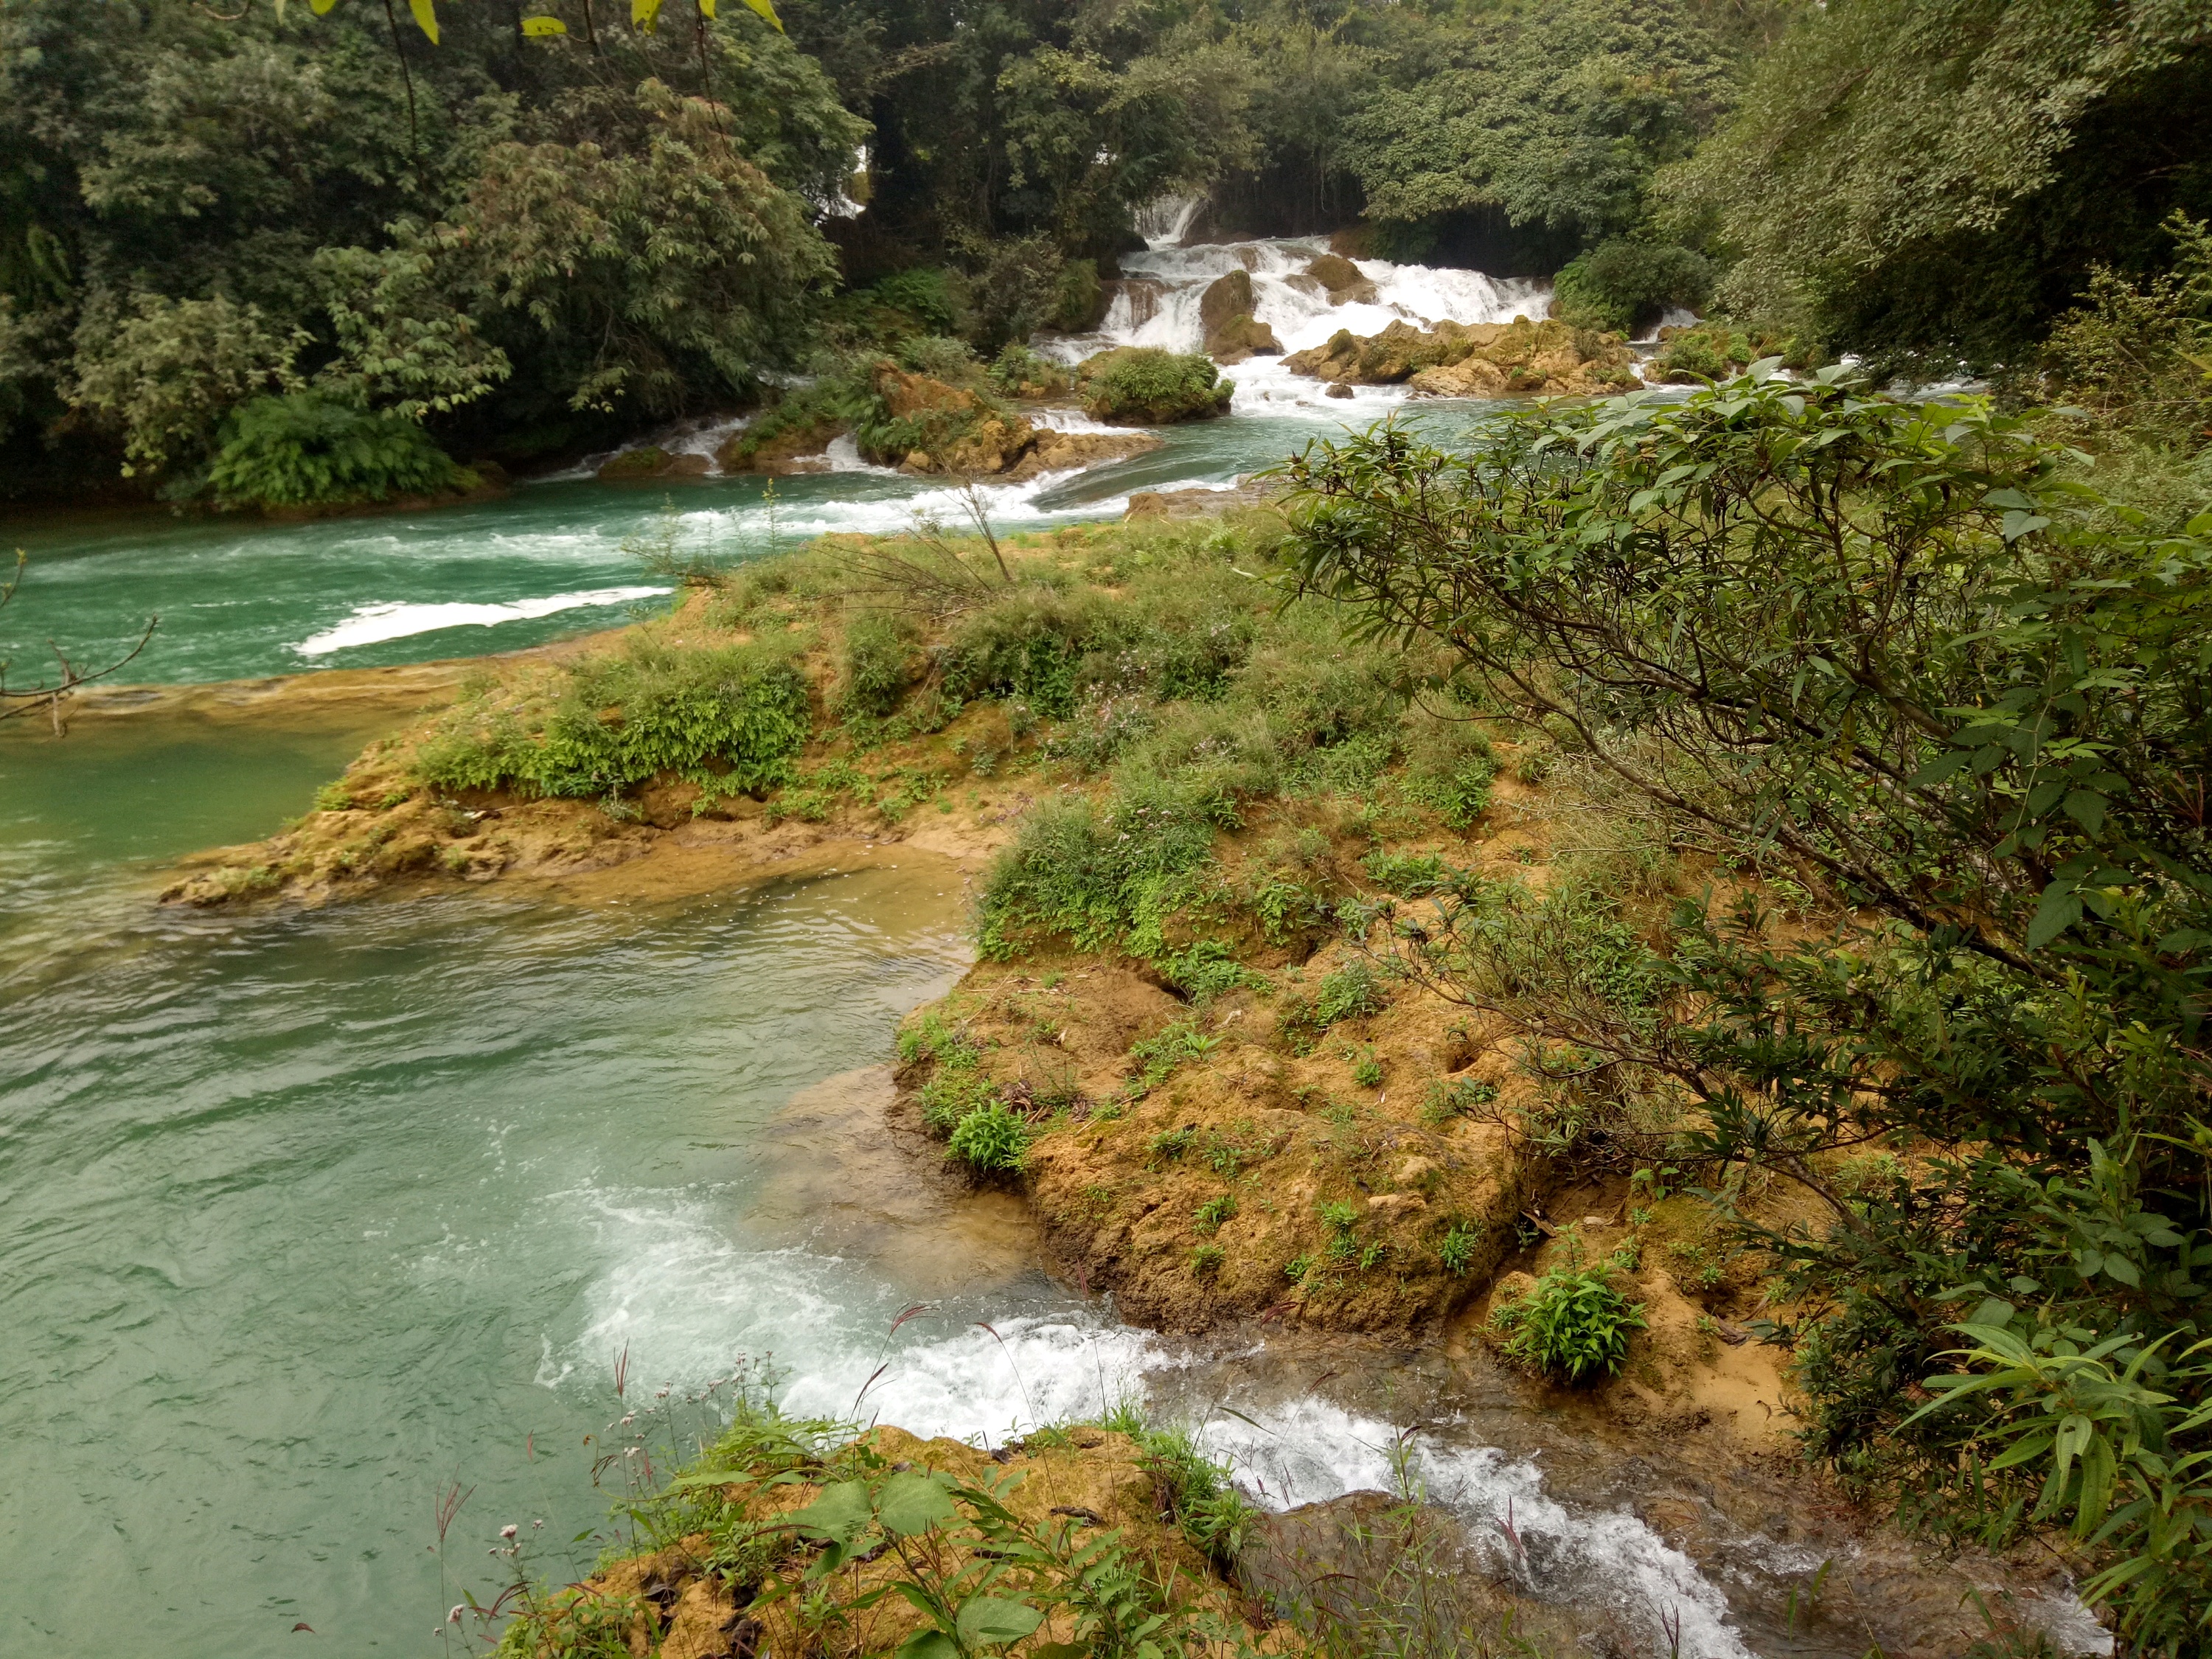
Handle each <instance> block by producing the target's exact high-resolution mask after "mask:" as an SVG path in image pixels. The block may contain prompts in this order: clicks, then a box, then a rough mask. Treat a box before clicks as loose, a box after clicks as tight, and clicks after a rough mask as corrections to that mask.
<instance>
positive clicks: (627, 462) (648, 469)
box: [599, 444, 708, 483]
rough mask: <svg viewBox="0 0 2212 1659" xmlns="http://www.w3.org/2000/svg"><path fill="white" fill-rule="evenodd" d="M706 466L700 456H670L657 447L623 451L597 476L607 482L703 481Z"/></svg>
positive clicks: (702, 457)
mask: <svg viewBox="0 0 2212 1659" xmlns="http://www.w3.org/2000/svg"><path fill="white" fill-rule="evenodd" d="M707 472H708V461H707V458H706V457H705V456H704V455H671V453H669V452H668V451H666V450H665V449H663V448H661V447H659V445H657V444H646V445H643V446H641V447H638V448H636V449H625V450H624V451H623V453H621V454H619V455H617V456H616V457H615V458H614V459H612V460H611V461H608V462H606V463H605V465H602V466H601V467H600V468H599V477H602V478H604V479H606V480H608V481H609V482H611V483H620V482H625V481H628V480H630V479H635V478H703V477H706V476H707Z"/></svg>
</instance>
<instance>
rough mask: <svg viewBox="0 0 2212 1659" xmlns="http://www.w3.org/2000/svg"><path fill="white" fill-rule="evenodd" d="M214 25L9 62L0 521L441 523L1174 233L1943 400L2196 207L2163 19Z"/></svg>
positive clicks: (1192, 3) (1991, 12)
mask: <svg viewBox="0 0 2212 1659" xmlns="http://www.w3.org/2000/svg"><path fill="white" fill-rule="evenodd" d="M239 4H240V9H238V10H236V11H235V12H225V11H222V10H220V9H217V8H216V7H213V6H209V5H202V4H187V3H179V0H137V3H121V0H103V3H100V4H98V5H95V6H92V7H90V8H86V7H79V6H65V5H63V4H61V3H59V0H25V3H21V4H16V5H12V6H10V7H9V8H8V9H7V10H6V12H5V14H4V15H0V77H4V80H0V139H4V143H0V157H4V159H0V198H4V201H5V203H6V214H5V218H4V221H0V456H4V462H5V465H4V469H0V470H3V471H4V474H5V477H6V479H7V486H6V488H7V490H8V493H9V495H14V496H16V497H22V496H27V495H30V496H36V495H46V496H50V497H51V496H73V495H74V496H82V495H83V494H84V492H86V491H87V490H93V489H97V490H104V491H108V492H114V491H118V490H122V491H125V492H131V493H144V492H149V491H155V490H158V491H159V492H160V493H161V494H162V495H165V496H167V497H168V498H171V499H183V498H191V497H201V498H211V499H213V500H216V501H226V502H228V501H235V502H252V501H296V500H312V499H315V498H317V497H318V496H323V497H330V496H342V495H345V494H347V493H348V492H349V490H356V489H360V488H362V487H363V486H364V483H365V482H366V483H373V484H374V485H375V487H377V488H378V489H386V488H389V489H404V490H416V491H422V490H431V489H437V488H440V487H441V486H444V485H447V484H449V483H452V482H453V479H454V478H455V477H456V468H455V461H454V459H453V458H458V459H465V460H471V461H476V460H480V459H488V460H492V461H496V462H500V463H504V464H507V465H515V464H524V463H528V462H530V461H532V459H538V458H541V457H545V456H549V455H551V454H555V453H560V452H562V451H564V450H565V451H568V452H570V453H574V451H576V450H578V449H580V448H582V447H590V446H591V445H592V444H594V443H604V442H605V441H610V440H611V438H613V437H615V436H618V435H621V434H623V432H625V431H629V430H634V429H635V428H637V427H638V426H640V425H641V424H644V423H647V422H650V421H652V420H654V419H657V418H662V417H665V416H671V415H675V414H678V413H685V412H692V411H699V410H708V409H714V408H718V407H730V406H734V405H742V404H744V403H746V402H747V401H749V400H751V399H753V398H757V396H758V395H759V394H760V392H761V391H762V389H763V386H766V385H770V384H773V383H775V381H776V380H778V378H779V377H780V376H784V375H787V374H792V373H795V372H805V371H806V370H808V369H810V368H817V367H820V366H821V364H822V362H823V358H824V357H825V355H826V356H835V355H836V354H838V353H840V352H848V353H849V352H851V351H853V350H855V349H868V348H871V347H875V346H880V345H881V344H883V343H885V342H886V341H887V340H896V338H897V337H901V336H902V335H905V334H927V335H942V334H958V335H960V336H963V337H965V338H966V339H967V340H968V341H969V343H971V344H972V345H974V346H975V347H976V348H978V349H981V350H983V351H985V352H987V353H988V352H993V351H996V350H997V349H1000V347H1002V346H1003V345H1004V344H1006V343H1007V342H1009V341H1018V340H1019V339H1021V338H1024V337H1027V336H1028V335H1030V333H1032V332H1033V331H1036V330H1037V329H1040V328H1045V327H1053V326H1059V327H1066V328H1081V327H1083V326H1085V325H1088V324H1090V323H1091V322H1092V321H1094V320H1095V318H1096V313H1097V307H1098V304H1099V298H1098V294H1099V289H1098V284H1099V281H1100V279H1101V277H1102V276H1108V277H1110V276H1112V275H1113V273H1114V270H1115V258H1116V257H1117V255H1118V254H1120V253H1121V252H1124V251H1126V250H1127V249H1128V248H1130V247H1131V246H1134V245H1135V244H1134V241H1133V228H1132V227H1133V216H1134V213H1135V211H1136V210H1137V209H1138V208H1139V207H1140V206H1141V205H1142V204H1145V203H1146V202H1147V201H1150V200H1152V199H1154V198H1157V197H1161V196H1163V195H1166V194H1170V193H1199V192H1203V193H1204V194H1205V195H1206V197H1207V200H1208V204H1209V205H1208V210H1207V212H1206V216H1205V219H1204V221H1203V224H1204V226H1205V228H1206V232H1207V234H1217V235H1230V234H1240V233H1241V234H1303V233H1308V232H1315V231H1336V230H1340V229H1346V228H1355V227H1356V228H1358V233H1359V234H1360V235H1361V236H1362V237H1363V239H1364V240H1363V242H1362V244H1361V246H1364V248H1365V249H1366V250H1367V251H1369V252H1371V253H1372V254H1374V255H1375V256H1376V257H1381V258H1394V259H1398V260H1401V261H1402V260H1412V261H1422V262H1431V263H1444V264H1466V265H1472V266H1475V267H1478V268H1480V269H1484V270H1490V271H1492V273H1494V274H1517V275H1528V276H1553V275H1554V274H1559V276H1560V309H1561V310H1562V311H1563V312H1564V313H1566V314H1568V315H1569V316H1570V317H1571V319H1576V320H1580V321H1585V322H1589V323H1596V324H1608V325H1613V326H1616V327H1619V326H1626V325H1633V324H1636V323H1639V322H1648V321H1649V320H1650V319H1653V318H1655V317H1656V314H1657V313H1658V311H1659V309H1660V308H1661V307H1666V306H1688V307H1698V308H1700V309H1710V308H1712V307H1719V308H1720V309H1722V310H1723V311H1724V312H1725V313H1727V315H1728V316H1729V318H1730V319H1732V320H1733V322H1734V324H1735V325H1737V326H1740V327H1741V328H1743V329H1744V330H1746V331H1747V335H1746V337H1747V339H1750V340H1752V341H1754V342H1759V341H1765V340H1768V339H1770V338H1771V339H1773V340H1783V339H1792V340H1795V341H1796V342H1798V343H1799V347H1798V349H1799V351H1800V352H1801V354H1802V355H1804V356H1808V357H1809V356H1812V355H1815V354H1819V355H1825V356H1832V355H1834V354H1836V353H1837V352H1840V351H1844V350H1852V351H1858V352H1861V353H1870V354H1875V355H1876V356H1880V357H1881V358H1882V359H1883V360H1884V361H1887V362H1894V363H1896V364H1898V365H1900V366H1908V367H1911V366H1917V367H1921V368H1929V367H1930V366H1932V370H1933V372H1935V373H1937V374H1948V373H1954V372H1956V369H1957V368H1958V366H1959V365H1960V364H1961V363H1964V364H1965V365H1966V366H1968V367H1970V368H1975V369H1979V370H1990V369H2005V370H2010V371H2013V372H2015V373H2018V372H2024V371H2033V370H2034V369H2036V368H2038V367H2039V356H2038V354H2039V349H2040V343H2041V342H2042V340H2043V339H2044V337H2045V336H2046V334H2047V333H2048V331H2050V329H2051V325H2052V324H2053V323H2054V321H2055V320H2056V319H2058V318H2059V317H2061V316H2062V315H2064V314H2065V313H2067V312H2068V311H2069V308H2071V307H2075V305H2076V304H2077V303H2078V302H2079V301H2081V299H2082V297H2083V295H2084V294H2085V292H2086V291H2087V289H2088V287H2089V284H2090V283H2091V280H2092V272H2093V267H2097V266H2100V265H2101V266H2103V267H2106V268H2109V270H2111V271H2112V273H2113V275H2112V278H2111V280H2112V281H2113V282H2116V283H2120V284H2121V285H2123V286H2124V287H2129V288H2130V289H2132V288H2133V287H2134V286H2135V285H2137V284H2140V283H2142V282H2145V281H2148V280H2152V279H2155V278H2158V277H2159V276H2161V275H2163V274H2167V273H2170V272H2171V270H2172V269H2173V265H2174V259H2175V248H2176V244H2175V242H2174V240H2173V238H2172V236H2171V235H2169V234H2166V232H2165V231H2164V230H2162V229H2161V226H2162V224H2163V223H2164V222H2166V219H2167V217H2168V216H2169V215H2170V214H2171V213H2172V212H2173V210H2176V209H2177V208H2178V209H2180V210H2184V211H2185V213H2187V214H2189V215H2191V216H2195V217H2198V218H2201V217H2203V216H2204V215H2205V214H2206V213H2207V212H2208V210H2212V160H2208V158H2212V130H2208V129H2212V49H2208V45H2207V40H2206V33H2207V28H2206V25H2205V23H2204V21H2203V16H2202V15H2201V12H2200V10H2199V9H2197V8H2196V7H2194V6H2191V5H2188V4H2183V3H2178V0H2166V3H2158V0H2137V3H2129V4H2100V5H2085V4H2080V3H2060V0H2013V3H2007V0H1939V3H1910V0H1850V3H1844V4H1832V5H1828V6H1825V7H1822V6H1812V5H1806V4H1802V3H1799V0H1526V3H1512V0H1418V3H1413V0H1409V3H1380V0H1332V3H1318V0H1008V3H988V4H969V3H957V0H929V3H920V4H908V3H890V0H788V3H786V4H784V5H783V6H782V7H781V10H780V12H779V11H778V10H777V9H776V8H775V7H772V6H770V5H768V4H766V3H762V4H759V5H748V4H739V3H732V4H728V5H725V6H723V7H721V8H720V9H717V8H715V7H714V5H713V3H712V0H696V9H694V5H693V4H691V3H685V0H678V3H677V4H676V5H673V6H665V7H664V6H658V5H651V4H646V3H639V4H636V5H634V6H632V7H631V8H630V9H629V13H628V15H624V14H623V11H622V10H621V9H618V8H611V7H607V6H605V5H599V6H598V7H596V8H595V6H594V4H593V0H556V3H554V4H552V5H551V6H550V8H549V9H546V10H544V11H543V12H532V13H529V14H528V15H526V13H525V9H523V8H522V7H521V6H520V4H519V3H510V4H502V5H499V6H492V5H489V4H482V3H476V0H456V3H450V4H447V5H446V6H445V7H443V8H442V9H438V8H435V6H434V4H433V3H432V0H411V5H410V9H409V11H408V12H406V13H404V14H403V13H401V12H399V11H396V10H395V9H393V8H392V7H391V6H390V5H386V6H385V7H383V8H381V9H378V8H375V7H372V6H370V5H369V4H368V3H367V0H343V3H337V4H335V5H326V4H321V3H312V4H309V5H304V6H295V7H291V8H289V9H287V8H286V7H284V6H283V5H281V4H275V5H267V6H264V5H258V4H253V3H249V0H239Z"/></svg>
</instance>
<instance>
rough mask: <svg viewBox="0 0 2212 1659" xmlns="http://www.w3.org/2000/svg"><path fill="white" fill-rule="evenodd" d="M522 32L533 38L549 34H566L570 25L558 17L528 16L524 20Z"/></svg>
mask: <svg viewBox="0 0 2212 1659" xmlns="http://www.w3.org/2000/svg"><path fill="white" fill-rule="evenodd" d="M522 32H523V33H524V34H526V35H527V36H531V37H532V38H537V37H540V36H544V35H548V34H566V33H568V25H567V24H566V23H564V22H562V21H561V20H560V19H559V18H557V17H526V18H524V19H523V20H522Z"/></svg>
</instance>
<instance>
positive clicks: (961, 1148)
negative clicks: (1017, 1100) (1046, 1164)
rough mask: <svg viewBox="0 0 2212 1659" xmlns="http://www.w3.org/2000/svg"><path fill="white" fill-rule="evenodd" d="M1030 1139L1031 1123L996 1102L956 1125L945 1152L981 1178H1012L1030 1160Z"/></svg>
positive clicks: (973, 1112) (1001, 1103)
mask: <svg viewBox="0 0 2212 1659" xmlns="http://www.w3.org/2000/svg"><path fill="white" fill-rule="evenodd" d="M1030 1139H1031V1135H1030V1126H1029V1121H1028V1120H1027V1119H1026V1118H1024V1117H1023V1116H1022V1115H1020V1114H1019V1113H1018V1112H1016V1111H1014V1110H1013V1109H1012V1108H1011V1107H1009V1106H1007V1105H1006V1103H1004V1102H1003V1101H1000V1100H993V1101H992V1102H991V1103H989V1104H987V1105H985V1106H981V1107H978V1108H977V1109H975V1110H974V1111H972V1112H969V1114H968V1115H967V1116H965V1117H963V1118H962V1119H961V1120H960V1121H959V1122H957V1123H956V1124H954V1125H953V1126H952V1133H951V1136H950V1137H949V1138H948V1139H947V1140H946V1142H945V1153H946V1155H947V1156H948V1157H951V1158H957V1159H958V1160H959V1161H960V1162H961V1163H963V1164H966V1165H967V1166H968V1167H969V1169H971V1170H975V1173H976V1174H978V1175H1012V1174H1016V1173H1018V1171H1019V1170H1020V1169H1021V1167H1022V1164H1023V1162H1024V1160H1025V1159H1026V1158H1028V1157H1029V1151H1030Z"/></svg>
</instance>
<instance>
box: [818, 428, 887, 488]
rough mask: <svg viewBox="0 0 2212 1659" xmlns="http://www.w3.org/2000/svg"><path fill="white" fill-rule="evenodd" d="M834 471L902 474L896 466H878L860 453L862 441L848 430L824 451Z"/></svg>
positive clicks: (879, 474) (883, 475)
mask: <svg viewBox="0 0 2212 1659" xmlns="http://www.w3.org/2000/svg"><path fill="white" fill-rule="evenodd" d="M823 454H824V455H825V456H826V457H827V459H828V460H829V471H832V472H861V473H866V475H867V476H868V477H872V478H896V477H901V476H902V474H901V473H900V471H899V470H898V469H897V468H896V467H895V466H878V465H876V464H875V463H874V462H873V461H871V460H869V459H866V457H865V456H863V455H862V454H861V453H860V440H859V439H857V438H855V437H854V435H852V434H851V433H849V432H848V433H846V434H844V435H842V436H840V437H836V438H832V439H831V440H830V441H829V448H828V449H827V450H825V451H823Z"/></svg>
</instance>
